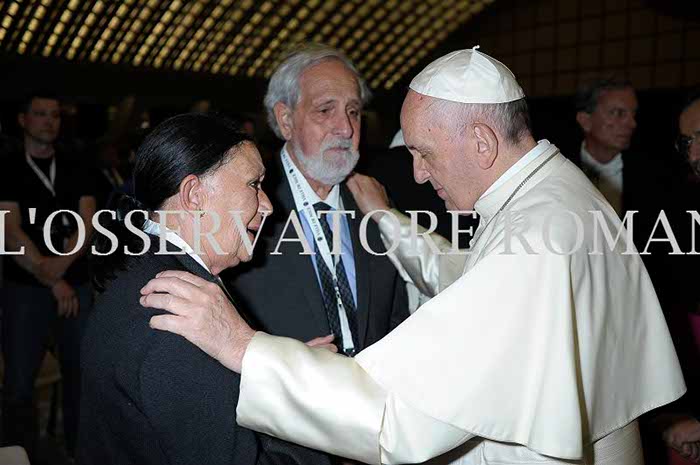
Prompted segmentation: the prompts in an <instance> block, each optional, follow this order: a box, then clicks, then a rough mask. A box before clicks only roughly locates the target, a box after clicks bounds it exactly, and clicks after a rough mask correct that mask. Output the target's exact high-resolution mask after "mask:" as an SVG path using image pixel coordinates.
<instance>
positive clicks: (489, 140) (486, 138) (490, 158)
mask: <svg viewBox="0 0 700 465" xmlns="http://www.w3.org/2000/svg"><path fill="white" fill-rule="evenodd" d="M473 131H474V142H475V144H476V162H477V163H478V165H479V167H480V168H481V169H484V170H487V169H489V168H491V167H492V166H493V164H494V162H495V161H496V157H497V156H498V137H497V136H496V133H495V132H493V129H491V128H490V127H489V126H488V125H486V124H483V123H474V125H473Z"/></svg>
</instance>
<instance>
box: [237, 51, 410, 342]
mask: <svg viewBox="0 0 700 465" xmlns="http://www.w3.org/2000/svg"><path fill="white" fill-rule="evenodd" d="M368 97H369V90H368V88H367V86H366V84H365V82H364V81H363V80H362V78H361V77H360V75H359V74H358V72H357V71H356V69H355V68H354V66H353V65H352V63H350V61H349V60H348V59H347V58H346V57H345V56H343V55H342V54H341V53H340V52H338V51H336V50H333V49H330V48H326V47H321V46H307V47H304V48H301V49H299V50H297V51H296V52H294V53H292V54H291V55H290V56H289V57H288V58H287V59H286V60H284V61H283V62H282V63H281V64H280V65H279V67H278V68H277V70H276V71H275V73H274V74H273V75H272V78H271V79H270V84H269V87H268V90H267V94H266V96H265V108H266V110H267V114H268V121H269V123H270V126H271V127H272V129H273V130H274V131H275V133H276V134H277V135H278V136H279V137H280V138H281V139H283V140H285V145H284V147H283V148H282V150H281V153H280V155H279V157H278V158H277V160H276V163H275V166H271V167H269V168H268V180H271V181H272V182H270V183H269V184H268V182H266V185H267V186H269V187H266V189H267V190H268V192H270V193H271V195H270V197H271V198H272V203H273V205H274V207H275V213H274V215H273V216H271V217H270V218H268V219H267V221H266V223H265V224H264V227H263V228H262V232H261V234H262V236H263V237H265V236H267V237H265V240H264V241H261V243H260V244H258V245H257V247H259V248H256V251H255V257H256V258H255V259H254V260H253V262H251V263H250V264H249V266H246V267H245V268H243V267H241V268H242V271H238V270H236V276H234V277H233V279H232V285H233V287H234V289H235V290H236V293H237V296H238V297H239V298H240V299H241V301H242V304H243V305H242V306H243V308H246V309H247V310H248V311H249V313H250V314H251V316H252V317H253V318H254V319H255V320H256V323H257V324H258V327H259V328H260V329H262V330H264V331H267V332H270V333H272V334H276V335H282V336H288V337H293V338H295V339H299V340H302V341H308V340H311V339H314V338H317V337H319V336H329V335H331V334H332V335H334V337H335V338H334V343H335V344H336V345H337V347H338V350H339V352H341V353H344V354H346V355H354V354H355V353H357V352H359V351H360V350H362V349H363V348H365V347H367V346H368V345H370V344H372V343H374V342H376V341H378V340H379V339H381V338H382V337H383V336H385V335H386V334H387V333H388V332H389V331H390V330H391V329H393V328H394V327H396V326H397V325H398V324H399V323H401V322H402V321H403V320H404V319H405V318H407V317H408V303H407V297H406V291H405V288H404V286H403V282H402V281H401V279H400V278H399V276H398V274H397V272H396V270H395V269H394V267H393V266H392V265H391V263H390V262H389V260H388V259H387V258H385V257H382V256H375V255H372V254H371V253H370V252H368V251H367V250H365V247H363V244H362V243H361V241H360V221H361V220H362V214H361V212H359V211H358V212H357V214H356V215H355V214H354V212H355V210H357V206H356V204H355V201H354V200H353V197H352V195H351V194H350V192H349V191H348V190H347V188H346V186H345V183H344V180H345V178H346V177H347V176H348V175H349V174H350V173H351V172H352V170H353V169H354V168H355V165H356V164H357V161H358V158H359V151H358V146H359V142H360V121H361V113H362V107H363V104H364V103H365V102H366V101H367V99H368ZM275 174H276V175H275ZM334 211H347V212H352V213H347V214H340V213H339V214H335V213H334ZM290 217H291V220H290ZM297 218H298V221H296V220H297ZM336 221H338V224H334V223H335V222H336ZM370 223H372V224H368V225H367V226H368V228H367V231H366V236H367V243H366V245H367V246H368V247H369V248H370V249H371V250H373V251H375V252H377V253H384V252H385V248H384V246H383V244H382V241H381V239H380V235H379V230H378V228H377V227H376V225H375V224H374V222H370ZM331 226H333V227H331ZM316 233H318V234H316ZM337 234H339V237H337V238H336V241H335V242H336V244H334V241H333V236H334V235H337ZM302 239H303V240H304V243H302V241H301V240H302ZM262 242H264V244H263V243H262ZM334 245H337V247H334ZM329 246H330V247H329ZM309 252H311V254H308V253H309ZM336 252H339V253H336Z"/></svg>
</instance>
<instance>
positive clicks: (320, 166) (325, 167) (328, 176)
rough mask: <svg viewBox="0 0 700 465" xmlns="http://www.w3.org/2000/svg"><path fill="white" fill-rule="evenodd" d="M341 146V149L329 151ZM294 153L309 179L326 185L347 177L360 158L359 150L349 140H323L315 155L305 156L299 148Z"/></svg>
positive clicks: (337, 182)
mask: <svg viewBox="0 0 700 465" xmlns="http://www.w3.org/2000/svg"><path fill="white" fill-rule="evenodd" d="M333 148H341V149H344V150H343V151H340V152H338V151H334V152H330V151H329V149H333ZM294 154H295V155H296V157H297V160H298V161H299V165H301V168H302V170H303V171H304V173H306V175H307V176H309V177H310V178H311V179H313V180H315V181H318V182H320V183H321V184H324V185H326V186H335V185H336V184H339V183H340V182H342V181H343V180H344V179H345V178H347V177H348V175H349V174H350V173H352V170H354V169H355V165H357V162H358V161H359V159H360V152H359V151H358V150H356V149H355V148H353V146H352V142H351V141H349V140H340V141H331V142H324V143H323V145H321V148H320V149H319V151H318V154H316V155H315V156H307V155H306V154H305V153H304V152H303V151H302V150H301V149H300V148H298V147H297V148H296V150H295V151H294Z"/></svg>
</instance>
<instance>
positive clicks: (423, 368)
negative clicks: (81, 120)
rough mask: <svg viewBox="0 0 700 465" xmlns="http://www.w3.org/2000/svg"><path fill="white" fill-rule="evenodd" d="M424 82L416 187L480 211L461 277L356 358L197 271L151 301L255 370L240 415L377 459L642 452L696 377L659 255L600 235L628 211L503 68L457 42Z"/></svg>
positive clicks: (296, 437)
mask: <svg viewBox="0 0 700 465" xmlns="http://www.w3.org/2000/svg"><path fill="white" fill-rule="evenodd" d="M410 88H411V90H409V93H408V95H407V97H406V100H405V101H404V105H403V109H402V112H401V126H402V129H403V132H404V139H405V141H406V146H407V147H408V148H409V150H411V153H412V154H413V157H414V172H415V178H416V181H418V182H430V183H431V184H432V186H433V187H434V188H435V189H436V190H437V192H438V195H439V196H440V197H441V198H443V199H444V200H445V202H446V204H447V206H448V208H451V209H456V210H463V211H467V210H471V209H472V208H473V209H475V210H476V211H477V212H478V213H479V215H480V216H481V223H480V226H479V228H478V230H477V231H476V233H475V237H474V239H473V240H472V246H471V249H470V255H469V256H468V257H467V259H466V263H465V268H464V273H463V275H462V276H461V277H460V278H459V279H458V280H457V281H455V282H454V283H453V284H452V285H450V286H449V287H447V288H446V289H444V290H441V292H440V293H439V294H437V295H436V296H435V297H434V298H433V299H432V300H431V301H430V302H428V303H427V304H425V305H424V306H423V307H421V308H420V309H419V310H418V311H417V312H416V313H414V314H413V315H412V316H411V317H410V318H408V319H407V320H406V321H405V322H404V323H403V324H402V325H400V326H399V327H398V328H397V329H395V330H394V331H392V332H391V333H390V334H389V335H388V336H387V337H385V338H384V339H382V340H381V341H379V342H378V343H376V344H374V345H373V346H372V347H370V348H368V349H366V350H364V351H363V352H361V353H360V354H359V355H358V356H357V357H355V358H354V359H348V358H343V357H338V356H337V355H334V354H331V353H329V352H327V351H322V350H318V349H312V348H308V347H305V346H304V345H303V344H301V343H298V342H297V341H293V340H290V339H285V338H278V337H273V336H269V335H267V334H264V333H256V332H254V331H253V330H251V329H250V328H248V327H247V326H246V325H245V323H243V321H242V320H241V319H240V317H239V316H238V314H237V313H236V312H235V311H234V310H233V309H232V308H231V306H230V305H225V304H222V303H221V302H223V301H224V299H221V298H220V296H218V295H216V291H215V290H214V289H213V288H209V287H206V288H201V287H198V286H199V285H201V284H202V283H199V282H198V281H197V280H196V278H193V277H192V276H189V275H184V274H181V273H170V272H168V273H166V276H165V277H160V278H158V279H155V280H152V281H151V282H150V283H149V284H148V285H147V286H146V287H145V288H144V290H143V293H144V295H145V299H144V303H145V305H147V306H152V307H156V308H164V309H167V310H169V311H170V312H171V313H173V315H162V316H158V317H155V318H154V319H152V320H151V325H152V326H153V327H155V328H159V329H166V330H170V331H174V332H177V333H179V334H181V335H183V336H184V337H186V338H188V339H189V340H191V341H195V343H198V345H199V346H200V347H201V348H202V349H203V350H205V351H206V352H208V353H210V354H211V355H212V356H214V357H216V358H217V359H218V360H219V361H221V363H223V364H224V365H225V366H227V367H229V368H230V369H232V370H235V371H238V372H241V373H242V378H241V396H240V400H239V403H238V408H237V414H238V416H237V419H238V422H239V423H240V424H242V425H245V426H246V427H248V428H252V429H254V430H257V431H263V432H265V433H268V434H272V435H274V436H278V437H282V438H284V439H287V440H291V441H294V442H298V443H301V444H305V445H307V446H310V447H313V448H317V449H323V450H327V451H331V452H333V453H335V454H338V455H343V456H347V457H351V458H355V459H358V460H361V461H364V462H367V463H392V464H394V463H395V464H399V463H415V462H421V461H424V460H428V459H430V458H433V457H436V456H438V455H440V454H443V453H445V452H447V451H450V450H453V449H455V448H458V449H456V450H454V451H453V452H451V455H450V457H448V458H446V457H443V458H444V459H445V460H449V459H455V460H457V461H456V462H455V463H460V464H488V463H498V464H516V463H517V464H522V463H538V464H540V463H542V464H544V463H552V464H563V463H569V464H570V463H578V464H583V463H585V464H597V465H600V464H615V465H628V464H629V465H632V464H634V465H637V464H640V463H641V461H642V458H641V447H640V443H639V432H638V429H637V423H636V418H637V417H638V416H639V415H641V414H642V413H644V412H645V411H647V410H649V409H652V408H654V407H657V406H659V405H662V404H666V403H668V402H671V401H673V400H675V399H677V398H678V397H680V396H681V395H682V393H683V392H684V391H685V386H684V383H683V379H682V376H681V374H680V370H679V367H678V360H677V358H676V355H675V352H674V350H673V346H672V343H671V341H670V338H669V335H668V330H667V328H666V326H665V323H664V320H663V316H662V314H661V309H660V308H659V304H658V301H657V299H656V296H655V294H654V292H653V289H652V287H651V284H650V281H649V277H648V275H647V273H646V271H645V269H644V266H643V264H642V262H641V260H640V259H639V257H638V256H637V255H636V254H634V253H631V254H629V255H627V254H623V252H625V251H626V250H627V249H628V248H631V251H632V252H634V246H633V245H632V244H630V243H629V239H628V238H627V237H625V235H624V234H621V235H620V238H619V239H618V241H617V243H616V244H612V245H609V246H608V245H607V244H605V240H604V239H601V238H600V237H599V238H598V240H597V242H596V240H595V239H594V228H595V227H596V226H595V224H594V218H597V220H596V221H598V223H600V224H599V225H598V227H602V226H605V227H607V229H608V230H613V231H614V230H615V229H617V228H619V227H620V220H619V218H618V217H617V215H616V214H615V210H614V209H613V208H611V207H610V205H609V204H608V202H607V201H606V200H605V198H604V197H603V196H602V195H601V194H600V192H598V191H597V190H596V189H595V188H594V187H593V186H592V184H591V183H590V182H589V181H588V179H587V178H586V177H585V175H583V173H581V171H580V170H579V169H578V168H576V167H575V166H574V165H573V164H572V163H571V162H569V161H567V160H566V159H565V158H564V157H563V156H562V155H561V154H560V153H559V151H558V149H557V148H556V147H555V146H553V145H552V144H550V143H549V142H548V141H546V140H543V141H540V142H539V143H538V142H535V140H534V139H533V138H532V135H531V133H530V130H529V127H528V124H527V107H526V105H525V101H524V94H523V92H522V90H521V89H520V86H519V85H518V84H517V82H516V81H515V78H514V76H513V75H512V73H511V72H510V71H509V70H508V68H506V67H505V66H504V65H503V64H502V63H500V62H498V61H496V60H494V59H493V58H491V57H489V56H487V55H485V54H482V53H480V52H479V51H477V50H476V49H472V50H461V51H457V52H453V53H451V54H449V55H446V56H445V57H442V58H440V59H438V60H436V61H435V62H433V63H432V64H430V65H429V66H428V67H427V68H426V69H425V70H423V71H422V72H421V73H420V74H418V76H416V77H415V78H414V79H413V81H412V82H411V85H410ZM590 211H593V212H596V214H591V213H589V212H590ZM577 218H578V220H577ZM382 220H383V218H382ZM173 278H175V279H176V280H178V283H179V284H180V285H179V286H174V285H172V283H171V282H170V281H171V280H172V279H173ZM183 290H184V292H183ZM162 292H169V293H172V294H173V295H175V296H177V297H180V298H181V299H183V300H182V301H180V300H179V299H169V296H167V295H165V296H164V295H163V294H161V293H162ZM209 322H216V323H215V324H213V325H212V324H209ZM224 322H225V323H224ZM221 326H223V327H224V328H225V329H224V330H214V328H220V327H221ZM205 328H206V329H205ZM339 399H340V400H339ZM290 416H294V421H286V420H285V418H289V417H290ZM452 454H454V455H452Z"/></svg>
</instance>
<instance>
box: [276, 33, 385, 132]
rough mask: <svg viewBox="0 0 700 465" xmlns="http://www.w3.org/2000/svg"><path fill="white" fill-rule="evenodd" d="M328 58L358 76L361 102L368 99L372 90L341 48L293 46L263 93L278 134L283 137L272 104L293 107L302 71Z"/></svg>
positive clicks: (297, 100) (298, 91)
mask: <svg viewBox="0 0 700 465" xmlns="http://www.w3.org/2000/svg"><path fill="white" fill-rule="evenodd" d="M328 60H338V61H340V62H341V63H343V64H344V65H345V66H346V67H347V68H348V69H349V70H350V71H352V73H353V74H354V75H355V77H356V78H357V85H358V87H359V88H360V100H361V101H362V104H363V105H364V104H366V103H367V102H368V101H369V99H370V97H371V92H370V90H369V87H368V86H367V83H366V82H365V80H364V79H363V78H362V76H360V73H359V72H358V71H357V69H356V68H355V66H354V65H353V64H352V62H351V61H350V60H349V59H348V58H347V57H346V56H345V55H344V54H343V53H342V52H340V51H339V50H336V49H334V48H330V47H326V46H324V45H319V44H308V45H305V46H303V47H301V48H298V49H296V50H294V51H293V52H292V53H290V54H289V55H288V56H287V57H286V58H285V59H284V60H283V61H282V63H280V65H279V66H278V67H277V69H276V70H275V72H274V73H273V74H272V77H271V78H270V84H269V85H268V87H267V93H266V94H265V111H266V112H267V122H268V123H269V124H270V127H271V128H272V130H273V131H274V132H275V134H277V136H278V137H279V138H283V137H282V132H281V131H280V128H279V126H278V125H277V119H276V118H275V111H274V108H275V105H276V104H277V102H282V103H284V104H285V105H287V106H288V107H290V108H292V109H293V108H294V107H295V106H296V104H297V103H299V98H300V97H301V89H300V88H299V79H300V78H301V75H302V74H303V73H304V71H306V70H307V69H308V68H311V67H312V66H315V65H317V64H319V63H322V62H324V61H328Z"/></svg>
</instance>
